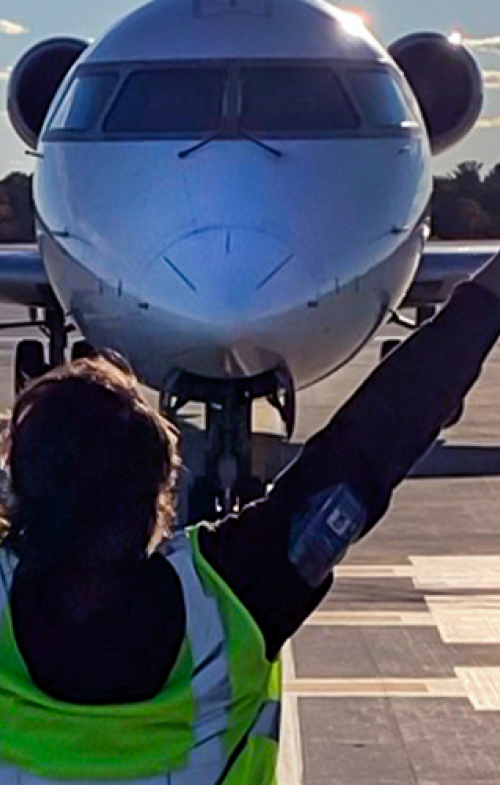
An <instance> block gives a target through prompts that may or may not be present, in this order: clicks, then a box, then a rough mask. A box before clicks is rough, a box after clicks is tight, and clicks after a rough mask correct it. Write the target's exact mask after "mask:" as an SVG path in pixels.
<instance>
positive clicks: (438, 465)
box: [410, 439, 500, 479]
mask: <svg viewBox="0 0 500 785" xmlns="http://www.w3.org/2000/svg"><path fill="white" fill-rule="evenodd" d="M496 476H500V445H499V446H496V445H478V446H474V445H463V444H447V443H446V442H445V441H444V440H442V439H439V440H438V441H437V442H436V444H435V445H434V446H433V447H432V448H431V449H430V450H429V452H428V453H427V454H426V455H424V457H423V458H422V459H421V460H420V461H419V462H418V463H417V464H415V466H414V467H413V469H412V471H411V472H410V477H413V478H416V479H426V478H429V479H430V478H439V477H443V478H444V477H496Z"/></svg>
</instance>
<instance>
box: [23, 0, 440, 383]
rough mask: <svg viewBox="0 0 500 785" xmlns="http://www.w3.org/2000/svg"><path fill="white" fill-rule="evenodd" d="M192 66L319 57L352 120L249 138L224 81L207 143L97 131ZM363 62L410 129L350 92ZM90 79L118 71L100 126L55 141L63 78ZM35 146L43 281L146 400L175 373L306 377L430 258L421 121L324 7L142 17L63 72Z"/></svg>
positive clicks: (222, 6)
mask: <svg viewBox="0 0 500 785" xmlns="http://www.w3.org/2000/svg"><path fill="white" fill-rule="evenodd" d="M183 64H189V67H193V68H196V67H198V66H199V67H200V68H201V67H208V66H213V65H214V64H215V65H216V66H217V67H220V68H221V74H222V76H221V79H222V80H223V81H224V80H226V77H227V74H230V75H233V76H231V79H234V73H235V72H236V73H237V74H239V73H240V71H239V70H238V69H241V68H252V67H253V66H261V67H265V66H269V65H271V66H279V65H280V64H281V65H283V66H291V65H293V66H294V67H297V68H298V67H300V68H302V67H314V66H318V67H321V66H327V67H328V68H331V69H333V71H334V73H335V76H336V79H338V80H339V82H340V84H341V87H342V90H343V91H345V93H346V95H348V97H349V102H350V105H351V106H352V107H354V111H355V112H356V116H357V118H358V122H357V125H356V127H355V128H349V129H347V130H346V129H345V128H344V129H328V130H327V131H326V132H321V133H318V132H316V131H314V132H313V133H311V132H310V130H309V131H307V132H305V133H303V132H302V131H301V129H300V128H297V129H294V128H287V130H286V131H285V132H280V131H278V132H276V131H274V132H272V131H271V132H270V131H266V130H265V129H264V131H262V130H259V129H257V130H254V131H252V134H251V136H252V137H254V138H253V139H249V138H246V137H243V136H242V135H241V134H240V132H239V131H240V130H241V129H238V128H236V131H235V126H234V117H233V119H232V120H231V112H233V114H234V116H235V117H236V121H237V120H238V116H239V114H238V113H239V111H240V109H239V107H238V106H236V107H234V106H233V107H232V108H231V102H232V100H233V99H232V93H231V90H230V89H229V90H226V87H224V97H223V104H224V106H223V110H222V111H223V113H225V114H224V123H226V119H227V117H229V121H228V127H229V131H227V128H226V125H225V132H224V133H222V134H221V135H220V136H218V138H214V139H212V140H211V141H207V139H208V138H209V137H210V136H211V135H212V136H213V135H214V129H211V130H210V129H209V130H207V131H206V132H205V130H204V129H202V130H200V129H199V128H197V129H194V130H193V131H192V132H191V131H190V129H182V131H178V132H177V133H175V134H172V133H150V132H148V133H140V131H139V132H138V131H137V130H135V131H134V132H133V133H132V132H126V131H124V132H114V133H112V132H108V130H107V129H109V127H110V126H109V121H108V120H107V119H106V118H109V113H110V112H113V106H114V102H116V101H117V100H119V99H120V91H121V90H124V89H125V87H126V84H127V79H129V78H131V76H132V75H133V74H135V73H136V72H137V70H145V71H147V69H148V68H150V69H151V68H156V69H159V70H161V69H164V68H171V67H172V68H175V67H179V65H183ZM358 71H359V72H363V73H365V72H366V73H370V72H372V71H373V72H379V71H380V72H382V71H383V72H384V73H387V72H390V73H391V75H392V77H391V78H393V79H394V80H396V82H397V83H398V85H399V86H400V89H401V91H402V93H403V94H404V95H406V100H407V102H408V113H409V117H410V120H409V121H407V122H402V123H399V124H394V125H390V126H389V125H388V126H384V127H382V125H378V126H377V127H375V126H374V125H373V124H372V123H371V122H370V117H369V116H368V115H367V114H366V112H365V111H364V110H363V105H361V103H360V102H359V101H358V97H357V95H356V90H355V89H354V86H353V85H354V78H353V77H352V74H353V73H354V72H358ZM99 73H102V74H111V73H112V74H113V75H115V76H116V79H115V82H114V83H113V91H112V94H111V92H110V95H109V97H108V99H107V104H106V106H104V105H103V107H102V111H101V113H100V115H99V120H98V122H97V121H96V123H95V125H94V126H93V127H92V128H91V129H90V130H89V129H83V130H82V131H81V132H80V133H79V132H78V131H65V130H64V129H63V130H62V131H60V132H58V130H57V128H56V130H55V131H54V126H53V123H54V113H55V116H56V117H57V114H58V112H60V106H61V101H62V102H63V103H64V101H65V100H66V101H67V100H68V98H67V90H68V89H71V83H72V80H74V79H75V78H77V77H78V76H79V74H80V75H85V74H90V75H92V74H94V75H98V74H99ZM236 78H237V79H239V76H238V75H237V77H236ZM224 84H226V83H225V82H224ZM238 84H239V83H238ZM124 85H125V87H124ZM68 86H69V87H68ZM65 95H66V98H65ZM278 98H279V96H277V99H278ZM236 99H238V96H236ZM236 99H235V100H236ZM374 100H375V102H376V103H377V101H378V104H377V105H381V104H383V101H384V97H383V96H379V97H376V98H374ZM228 104H229V108H228V106H227V105H228ZM58 107H59V108H58ZM137 111H138V112H139V111H140V109H139V108H138V110H137ZM231 123H233V124H231ZM215 130H216V131H217V129H215ZM204 141H207V143H206V144H203V145H202V146H200V147H199V148H198V149H195V145H197V144H198V143H200V142H204ZM259 141H260V142H264V143H265V145H266V146H261V145H259V144H258V142H259ZM186 151H188V154H187V155H185V157H179V153H183V152H186ZM276 152H278V153H280V155H278V154H276ZM38 154H39V155H40V156H41V158H40V160H39V161H38V164H37V172H36V176H35V201H36V207H37V213H38V219H39V241H40V245H41V248H42V252H43V256H44V260H45V264H46V269H47V274H48V277H49V279H50V282H51V284H52V286H53V288H54V290H55V291H56V293H57V295H58V297H59V298H60V299H61V301H62V303H63V304H64V307H65V308H66V309H67V310H68V311H69V312H71V315H72V318H73V319H74V320H75V321H76V322H77V324H78V325H79V327H80V328H81V330H82V332H83V333H84V335H85V336H86V337H87V338H88V340H89V341H90V342H91V343H92V344H94V345H95V346H98V347H103V346H109V347H112V348H115V349H117V350H119V351H120V352H121V353H123V354H124V355H125V356H126V357H127V358H128V359H129V360H130V362H131V363H132V365H133V367H134V368H135V369H136V370H137V372H138V373H139V374H140V375H141V376H142V377H143V378H144V379H145V380H146V381H147V382H148V383H149V384H150V385H151V386H153V387H156V388H157V389H164V388H165V387H168V380H169V378H170V377H171V376H172V374H175V373H177V372H178V371H179V370H180V371H182V370H185V371H189V372H191V373H193V374H196V375H198V376H207V377H211V378H233V377H241V376H254V375H258V374H259V373H262V372H264V371H267V370H272V369H273V368H276V367H278V366H280V365H285V366H286V367H287V368H288V369H289V371H290V373H291V375H292V377H293V379H294V381H295V383H296V385H297V386H299V387H300V386H304V385H307V384H311V383H312V382H314V381H316V380H317V379H319V378H321V377H323V376H325V375H327V374H328V373H330V372H331V371H333V370H334V369H336V368H338V367H339V366H340V365H342V364H343V363H345V362H346V361H347V360H348V359H349V358H350V357H352V356H353V355H354V354H355V353H356V351H357V350H358V349H359V348H360V347H361V346H362V345H363V344H364V343H365V342H366V341H367V340H368V338H369V337H370V336H371V335H372V334H373V332H374V330H375V329H376V328H377V327H378V326H379V325H380V324H381V322H382V321H383V320H384V319H385V318H386V317H387V315H388V313H389V311H390V309H391V308H394V307H396V306H397V305H398V303H399V302H400V301H401V299H402V298H403V296H404V294H405V292H406V290H407V288H408V286H409V283H410V281H411V279H412V277H413V275H414V273H415V270H416V267H417V265H418V261H419V258H420V253H421V251H422V246H423V236H424V232H425V227H424V218H425V215H426V209H427V206H428V203H429V200H430V194H431V188H432V177H431V171H430V150H429V142H428V139H427V135H426V132H425V130H424V126H423V123H422V119H421V116H420V114H419V112H418V109H417V108H416V107H415V104H414V102H413V100H412V96H411V95H410V91H409V88H408V86H407V85H406V84H404V77H403V76H402V74H401V73H400V72H399V71H398V69H397V67H396V66H395V64H394V63H393V62H392V60H391V59H390V57H389V56H388V54H387V53H386V51H385V50H384V49H383V48H382V47H381V46H380V45H379V44H377V43H376V42H375V41H374V39H373V38H372V37H371V35H370V34H369V33H368V32H367V31H366V30H365V29H364V28H363V27H362V26H361V25H358V24H356V22H355V20H353V18H352V17H347V16H346V15H345V14H344V13H343V12H340V11H338V10H335V9H334V8H332V7H331V6H330V5H327V4H326V3H323V2H320V1H318V2H304V0H273V2H272V4H271V3H260V1H259V0H241V2H240V3H239V4H238V3H237V4H236V5H231V4H226V3H223V2H219V1H218V0H200V1H199V2H198V3H196V2H195V4H194V5H192V4H191V2H190V0H156V1H155V2H153V3H151V4H149V5H148V6H145V7H144V8H142V9H139V10H138V11H136V12H134V13H133V14H132V15H131V16H129V17H128V18H127V19H125V20H124V21H122V22H121V23H119V24H118V25H117V26H115V27H114V28H113V29H112V30H111V31H110V32H108V33H107V34H105V35H104V36H103V37H102V38H101V39H100V40H99V41H97V42H96V43H95V44H94V45H93V46H92V47H91V48H90V49H89V50H88V51H87V52H86V53H85V54H84V55H83V56H82V58H81V59H80V60H79V62H78V63H77V65H76V67H75V69H73V71H72V73H71V74H70V75H69V76H68V78H67V79H66V80H65V83H64V84H63V86H62V87H61V89H60V91H59V93H58V95H57V96H56V98H55V100H54V104H53V109H52V110H51V112H50V113H49V116H48V119H47V122H46V125H45V129H44V131H43V132H42V135H41V140H40V143H39V147H38Z"/></svg>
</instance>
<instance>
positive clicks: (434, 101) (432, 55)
mask: <svg viewBox="0 0 500 785" xmlns="http://www.w3.org/2000/svg"><path fill="white" fill-rule="evenodd" d="M389 52H390V54H391V56H392V57H393V58H394V60H395V61H396V63H397V64H398V65H399V67H400V68H401V70H402V71H403V73H404V75H405V77H406V79H407V80H408V82H409V84H410V86H411V88H412V90H413V92H414V93H415V96H416V98H417V100H418V102H419V104H420V108H421V110H422V114H423V116H424V119H425V122H426V124H427V130H428V132H429V138H430V141H431V147H432V151H433V153H434V154H435V155H438V154H439V153H443V152H444V151H445V150H447V149H448V148H449V147H452V146H453V145H454V144H456V143H457V142H460V140H461V139H463V138H464V136H466V135H467V134H468V133H469V131H470V130H471V129H472V128H473V126H474V124H475V123H476V121H477V119H478V117H479V115H480V113H481V109H482V106H483V78H482V75H481V70H480V68H479V66H478V64H477V62H476V60H475V59H474V57H473V56H472V54H471V53H470V52H469V51H468V50H467V49H466V48H465V46H463V45H462V44H456V43H452V41H451V40H450V39H449V38H447V37H446V36H444V35H441V34H440V33H415V34H414V35H409V36H406V37H405V38H401V39H400V40H399V41H396V42H395V43H394V44H392V46H391V47H390V48H389Z"/></svg>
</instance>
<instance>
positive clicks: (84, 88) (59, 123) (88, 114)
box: [49, 73, 118, 131]
mask: <svg viewBox="0 0 500 785" xmlns="http://www.w3.org/2000/svg"><path fill="white" fill-rule="evenodd" d="M117 81H118V76H117V74H114V73H109V74H103V73H99V74H82V75H81V76H77V77H76V78H75V79H74V81H73V82H72V84H71V86H70V88H69V90H68V91H67V93H66V95H65V96H64V98H63V100H62V102H61V104H60V106H59V108H58V110H57V111H56V113H55V115H54V117H53V119H52V121H51V123H50V128H49V130H50V131H88V130H89V129H91V128H93V127H94V126H95V125H96V123H97V120H98V119H99V117H100V115H101V112H102V111H103V109H104V107H105V106H106V103H107V102H108V100H109V99H110V97H111V94H112V92H113V90H114V88H115V86H116V84H117Z"/></svg>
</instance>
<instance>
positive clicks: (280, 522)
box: [201, 283, 500, 657]
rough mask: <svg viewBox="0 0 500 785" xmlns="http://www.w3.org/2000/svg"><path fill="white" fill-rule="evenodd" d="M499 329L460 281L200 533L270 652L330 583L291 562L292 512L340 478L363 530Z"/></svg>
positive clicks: (466, 385) (497, 316)
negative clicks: (279, 466) (246, 496)
mask: <svg viewBox="0 0 500 785" xmlns="http://www.w3.org/2000/svg"><path fill="white" fill-rule="evenodd" d="M499 333H500V301H499V300H498V299H497V298H496V297H495V296H494V295H492V294H490V293H489V292H488V291H486V290H485V289H483V288H481V287H480V286H478V285H476V284H474V283H468V284H462V285H461V286H459V287H458V288H457V289H456V290H455V293H454V294H453V297H452V298H451V300H450V301H449V302H448V304H447V305H446V306H445V307H444V308H443V309H442V311H441V312H440V313H439V314H438V316H436V317H435V319H433V320H432V321H431V322H429V323H427V324H425V325H424V326H423V327H422V328H421V329H420V330H418V331H416V332H415V333H414V334H413V335H412V336H411V337H410V338H409V339H408V340H407V341H405V342H404V343H403V344H402V345H401V347H400V348H399V349H397V350H396V351H394V352H393V353H392V354H390V355H389V356H388V357H387V358H386V359H385V360H384V362H382V363H381V364H380V365H379V366H378V367H377V368H376V369H375V370H374V371H373V372H372V374H371V375H370V376H369V377H368V379H367V381H365V382H364V384H363V385H362V386H361V387H360V388H359V389H358V390H357V391H356V392H355V393H354V395H353V396H352V397H351V398H350V399H349V401H348V402H347V403H346V404H345V405H344V406H343V407H342V408H341V409H340V411H339V412H338V413H337V414H336V415H335V416H334V417H333V419H332V420H331V421H330V422H329V423H328V425H327V426H326V427H325V428H324V429H323V430H321V431H320V432H318V433H317V434H315V435H314V436H313V437H312V438H311V439H309V440H308V441H307V442H306V444H305V446H304V448H303V449H302V451H301V453H300V454H299V456H298V458H297V459H296V460H295V461H294V462H293V463H292V464H291V466H290V467H288V469H286V470H285V471H284V472H283V473H282V474H281V475H280V476H279V477H278V479H277V480H276V482H275V485H274V489H273V491H272V492H271V493H270V495H269V497H268V498H267V499H266V500H264V501H261V502H259V503H257V504H254V505H252V506H250V507H248V508H246V509H245V510H243V512H242V513H241V515H240V516H239V517H238V518H234V517H230V518H228V519H225V520H224V521H222V522H221V523H220V524H219V525H218V526H216V527H214V528H213V529H211V530H209V529H207V530H206V531H203V532H202V537H201V543H202V548H203V551H204V553H205V556H206V558H207V559H208V560H209V561H210V562H211V563H212V564H213V565H214V567H215V568H216V569H217V570H218V571H219V572H220V574H221V575H222V577H224V579H225V580H226V581H227V583H228V584H229V585H230V586H231V587H232V589H233V590H234V592H235V593H236V594H237V596H238V597H239V598H240V599H241V601H242V602H243V603H244V604H245V605H246V607H247V608H248V610H249V611H250V612H251V614H252V615H253V617H254V618H255V620H256V621H257V623H258V625H259V626H260V628H261V630H262V632H263V634H264V637H265V640H266V644H267V651H268V656H269V657H272V656H274V655H275V654H276V653H277V651H278V650H279V648H280V647H281V646H282V644H283V643H284V642H285V640H286V639H287V638H288V637H289V636H290V635H291V634H293V632H295V630H296V629H297V628H298V627H299V626H300V624H301V623H302V622H303V621H304V620H305V618H306V617H307V616H308V615H309V613H311V612H312V610H313V609H314V608H315V607H316V605H317V604H318V603H319V601H320V600H321V599H322V597H323V596H324V595H325V593H326V592H327V591H328V589H329V587H330V586H331V581H332V579H331V577H329V578H328V579H327V580H326V581H325V582H324V584H323V585H322V586H320V587H319V588H318V589H312V588H311V587H310V586H309V585H308V584H307V583H306V582H305V581H304V580H303V579H302V578H301V577H300V576H299V574H298V573H297V572H296V570H295V568H294V567H293V566H292V565H291V564H290V562H289V560H288V541H289V533H290V518H291V515H292V513H294V512H295V513H297V511H300V510H301V509H303V508H305V506H306V505H307V501H308V499H310V498H311V497H312V496H314V495H316V494H317V493H320V492H321V491H324V490H327V489H328V488H333V487H335V486H336V485H337V484H339V483H345V484H346V485H348V486H349V488H350V489H351V490H352V492H353V493H354V495H355V496H356V497H357V498H358V499H359V500H360V501H361V502H362V504H363V505H364V507H365V509H366V512H367V522H366V526H365V528H364V534H366V533H367V532H368V531H369V530H370V529H371V528H372V527H373V526H374V525H375V524H376V523H377V521H379V520H380V519H381V517H382V516H383V515H384V513H385V512H386V510H387V508H388V506H389V502H390V498H391V494H392V491H393V489H394V488H395V487H396V486H397V485H398V484H399V483H400V482H401V480H403V478H404V477H405V476H406V475H407V473H408V472H409V470H410V469H411V467H412V466H413V464H414V463H415V461H417V460H418V459H419V458H420V457H421V456H422V455H423V454H424V453H425V452H426V450H427V449H428V448H429V447H430V446H431V445H432V443H433V441H434V440H435V439H436V437H437V436H438V434H439V431H440V429H441V428H442V427H443V425H445V424H446V422H447V421H449V420H450V418H451V417H453V415H454V414H455V412H456V411H457V409H458V407H459V406H460V405H461V402H462V399H463V397H464V396H465V395H466V393H467V392H468V390H469V389H470V387H471V386H472V385H473V384H474V382H475V381H476V379H477V378H478V376H479V373H480V370H481V366H482V363H483V361H484V359H485V357H486V355H487V354H488V352H489V351H490V350H491V348H492V347H493V345H494V343H495V341H496V339H497V337H498V334H499Z"/></svg>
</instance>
